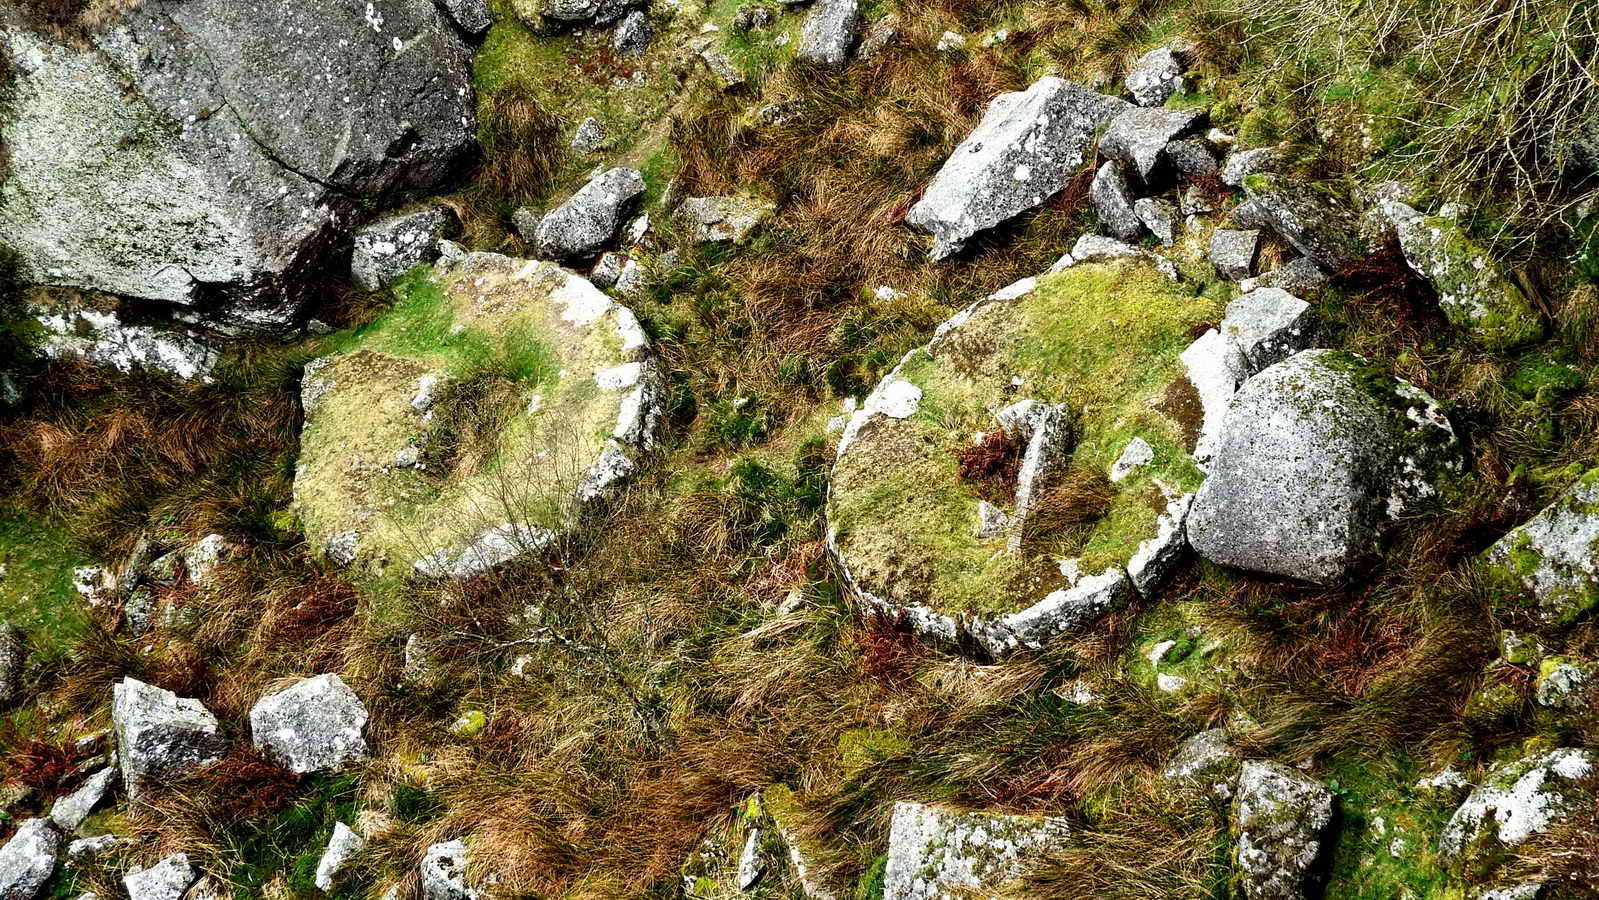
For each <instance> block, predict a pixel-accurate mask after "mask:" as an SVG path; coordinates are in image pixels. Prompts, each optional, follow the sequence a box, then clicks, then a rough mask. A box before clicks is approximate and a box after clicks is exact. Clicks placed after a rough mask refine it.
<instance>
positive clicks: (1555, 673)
mask: <svg viewBox="0 0 1599 900" xmlns="http://www.w3.org/2000/svg"><path fill="white" fill-rule="evenodd" d="M1595 685H1599V667H1595V666H1593V665H1589V664H1585V663H1581V662H1578V661H1576V660H1572V659H1567V658H1565V657H1561V656H1551V657H1549V658H1548V659H1546V660H1544V661H1543V662H1542V663H1541V664H1540V665H1539V666H1538V686H1537V689H1536V690H1535V691H1534V693H1533V698H1534V699H1535V700H1537V702H1538V705H1539V706H1545V707H1548V708H1550V709H1567V710H1578V709H1587V708H1588V706H1589V705H1590V701H1589V695H1590V693H1591V692H1592V690H1593V688H1594V686H1595Z"/></svg>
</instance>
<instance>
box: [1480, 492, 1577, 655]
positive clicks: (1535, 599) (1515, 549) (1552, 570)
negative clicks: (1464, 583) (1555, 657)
mask: <svg viewBox="0 0 1599 900" xmlns="http://www.w3.org/2000/svg"><path fill="white" fill-rule="evenodd" d="M1482 563H1483V569H1484V572H1485V573H1486V574H1487V576H1488V578H1489V580H1490V581H1491V582H1492V583H1494V584H1495V585H1496V586H1497V587H1498V588H1499V589H1500V590H1501V591H1503V592H1504V593H1505V594H1507V595H1509V596H1511V597H1525V598H1527V600H1528V601H1529V602H1528V604H1527V605H1528V606H1529V608H1531V609H1532V610H1533V611H1534V613H1535V614H1537V615H1538V616H1539V618H1541V619H1542V620H1544V621H1545V622H1548V623H1551V624H1552V623H1560V622H1571V621H1574V620H1575V619H1577V618H1578V617H1580V616H1582V615H1585V614H1586V613H1587V612H1588V611H1589V610H1592V609H1593V608H1594V607H1595V606H1596V605H1599V469H1589V470H1588V471H1587V472H1585V473H1584V474H1583V475H1582V477H1580V478H1578V479H1577V480H1576V482H1575V483H1573V484H1572V485H1571V487H1569V488H1567V489H1566V490H1565V491H1564V492H1563V493H1562V494H1561V495H1560V497H1559V499H1557V500H1555V502H1554V503H1551V504H1549V506H1548V507H1546V508H1545V509H1544V510H1543V511H1542V512H1540V513H1538V515H1536V516H1534V517H1533V518H1532V520H1531V521H1529V522H1527V523H1526V524H1525V525H1522V526H1520V527H1518V528H1515V529H1513V530H1512V531H1511V532H1510V533H1509V534H1506V535H1505V536H1504V537H1502V538H1500V539H1499V541H1498V542H1496V543H1495V544H1494V545H1493V546H1492V547H1489V548H1488V550H1487V551H1486V552H1485V553H1483V555H1482Z"/></svg>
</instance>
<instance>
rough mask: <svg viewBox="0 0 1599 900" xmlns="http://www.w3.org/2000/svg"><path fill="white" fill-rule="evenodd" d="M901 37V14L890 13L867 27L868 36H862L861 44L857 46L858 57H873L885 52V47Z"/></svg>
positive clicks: (856, 56)
mask: <svg viewBox="0 0 1599 900" xmlns="http://www.w3.org/2000/svg"><path fill="white" fill-rule="evenodd" d="M898 37H899V16H897V15H894V14H893V13H889V14H888V15H886V16H884V17H882V18H881V19H878V20H877V21H876V22H873V23H872V27H870V28H868V29H866V36H865V37H863V38H861V43H860V46H858V47H856V48H855V58H856V59H862V60H866V59H871V58H872V57H874V56H876V55H877V54H879V53H881V52H883V48H884V47H887V46H888V45H889V44H891V43H893V42H894V41H895V40H896V39H897V38H898Z"/></svg>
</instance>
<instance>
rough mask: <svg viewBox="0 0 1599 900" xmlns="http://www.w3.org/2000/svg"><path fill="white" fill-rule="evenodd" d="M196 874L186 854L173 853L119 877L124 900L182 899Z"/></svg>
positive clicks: (197, 874) (197, 875)
mask: <svg viewBox="0 0 1599 900" xmlns="http://www.w3.org/2000/svg"><path fill="white" fill-rule="evenodd" d="M198 877H199V873H197V872H195V871H194V866H192V865H190V864H189V857H188V854H186V853H174V854H172V855H171V856H168V857H165V858H163V859H162V860H160V861H159V862H157V863H156V864H155V865H152V866H150V867H148V868H144V869H134V870H133V871H131V872H129V873H128V874H127V875H124V876H123V877H122V885H123V887H125V888H127V891H128V900H183V897H184V894H185V893H186V892H187V891H188V890H189V887H190V885H193V884H194V881H195V879H196V878H198Z"/></svg>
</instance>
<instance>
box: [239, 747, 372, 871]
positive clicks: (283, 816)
mask: <svg viewBox="0 0 1599 900" xmlns="http://www.w3.org/2000/svg"><path fill="white" fill-rule="evenodd" d="M359 793H360V791H359V785H358V783H357V781H356V779H355V777H354V776H350V775H344V776H338V777H319V778H314V779H312V780H311V781H310V782H309V783H308V785H307V789H306V791H305V793H304V795H303V796H301V797H300V798H298V799H296V800H295V801H294V802H293V803H292V804H290V805H289V807H288V808H287V809H284V810H283V811H282V812H279V813H277V814H275V815H272V816H270V817H267V818H265V819H255V820H251V821H249V822H247V823H245V824H243V825H240V826H238V827H236V828H234V829H233V830H232V831H231V832H229V833H228V835H227V841H226V842H227V845H228V846H227V849H228V851H229V852H228V853H227V854H225V855H224V859H227V860H228V861H229V865H228V869H227V873H226V875H227V880H228V881H230V882H231V883H232V884H233V891H234V896H235V897H237V898H239V900H246V898H256V897H261V896H264V893H265V892H264V890H263V889H264V888H265V886H266V885H267V884H268V883H269V882H271V881H273V880H274V879H276V878H278V877H280V876H282V877H283V878H284V879H285V880H286V881H287V882H288V884H289V886H290V887H291V888H292V889H293V890H294V891H295V892H296V894H297V895H301V896H322V894H321V892H320V891H318V890H317V888H316V885H315V883H314V878H315V876H316V865H317V862H318V861H319V860H320V859H321V857H322V852H323V850H324V849H326V848H327V844H328V838H329V837H331V836H332V834H333V826H334V823H336V822H344V823H345V824H346V825H351V824H353V823H354V822H355V816H356V811H357V801H358V799H359ZM332 896H334V897H348V898H353V897H357V896H361V893H360V891H359V890H358V889H357V886H353V885H352V886H349V887H346V888H342V889H340V890H339V891H338V892H336V893H335V894H333V895H332Z"/></svg>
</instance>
